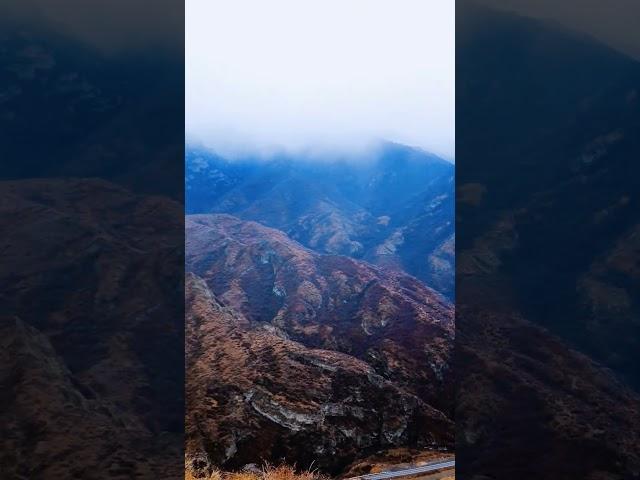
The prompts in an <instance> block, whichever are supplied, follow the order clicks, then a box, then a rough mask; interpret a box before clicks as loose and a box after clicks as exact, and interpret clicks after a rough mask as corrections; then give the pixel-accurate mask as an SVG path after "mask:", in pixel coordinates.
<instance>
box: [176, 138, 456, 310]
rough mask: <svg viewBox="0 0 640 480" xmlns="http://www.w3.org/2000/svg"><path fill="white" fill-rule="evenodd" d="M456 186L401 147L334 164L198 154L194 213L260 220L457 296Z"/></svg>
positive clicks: (447, 170) (189, 204)
mask: <svg viewBox="0 0 640 480" xmlns="http://www.w3.org/2000/svg"><path fill="white" fill-rule="evenodd" d="M453 177H454V169H453V165H452V164H450V163H449V162H446V161H444V160H442V159H439V158H438V157H434V156H432V155H429V154H426V153H424V152H422V151H420V150H416V149H412V148H409V147H404V146H401V145H394V144H384V145H382V146H380V147H379V148H378V150H376V151H373V152H372V153H371V154H369V155H368V156H367V158H361V159H353V158H351V159H349V158H345V159H341V158H339V157H338V158H333V159H329V160H325V161H320V160H313V159H312V158H307V157H304V156H302V157H300V158H298V157H296V158H292V157H288V156H280V157H276V158H273V159H270V160H260V159H256V158H241V159H237V160H234V161H228V160H225V159H223V158H221V157H219V156H216V155H214V154H212V153H210V152H206V151H203V150H197V149H190V150H188V151H187V155H186V186H185V188H186V210H187V213H190V214H193V213H214V212H215V213H229V214H233V215H235V216H238V217H239V218H242V219H246V220H254V221H258V222H260V223H262V224H264V225H267V226H271V227H274V228H278V229H279V230H282V231H284V232H285V233H287V234H288V235H289V236H290V237H291V238H293V239H295V240H297V241H299V242H301V243H302V244H303V245H305V246H307V247H310V248H313V249H314V250H317V251H319V252H323V253H334V254H342V255H348V256H352V257H354V258H362V259H366V260H368V261H370V262H375V263H380V264H383V265H386V266H389V267H394V268H397V269H401V270H404V271H407V272H409V273H411V274H413V275H416V276H418V277H419V278H420V279H422V280H423V281H425V282H426V283H427V284H428V285H430V286H434V287H435V288H437V289H438V290H439V291H441V292H442V293H444V294H445V295H447V296H450V297H451V296H452V295H453V283H454V282H453V268H454V265H453V261H452V258H450V257H448V256H446V255H445V256H443V255H442V254H441V253H442V251H443V250H446V249H447V248H448V247H447V245H451V244H452V243H453V235H454V232H453V208H454V207H453V188H454V187H453V182H454V179H453ZM418 230H419V234H417V235H416V234H414V233H413V232H417V231H418ZM405 237H407V238H408V237H411V239H412V240H414V241H411V242H409V241H408V239H407V240H406V241H405Z"/></svg>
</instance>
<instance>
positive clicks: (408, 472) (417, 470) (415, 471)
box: [347, 460, 456, 480]
mask: <svg viewBox="0 0 640 480" xmlns="http://www.w3.org/2000/svg"><path fill="white" fill-rule="evenodd" d="M455 466H456V461H455V460H443V461H439V462H433V463H428V464H426V465H421V466H419V467H411V468H405V469H403V470H393V471H390V472H380V473H370V474H368V475H360V476H359V477H352V478H350V479H347V480H386V479H389V478H401V477H409V476H413V475H419V474H421V473H429V472H434V471H436V470H443V469H447V468H453V467H455Z"/></svg>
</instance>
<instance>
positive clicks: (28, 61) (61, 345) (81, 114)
mask: <svg viewBox="0 0 640 480" xmlns="http://www.w3.org/2000/svg"><path fill="white" fill-rule="evenodd" d="M0 13H1V15H0V158H1V159H2V169H1V170H0V175H1V177H2V179H1V181H0V224H1V225H2V231H3V235H2V239H1V240H0V258H1V264H0V265H1V267H0V285H2V288H1V289H0V312H1V316H0V331H1V332H0V342H2V347H1V349H0V351H1V353H0V356H1V357H2V358H1V360H0V405H1V408H0V425H1V426H0V438H1V439H2V440H0V442H1V444H2V446H1V448H0V477H2V478H7V479H14V478H15V479H49V478H51V479H60V478H82V479H94V478H96V479H98V478H110V479H118V478H122V479H125V478H126V479H130V478H149V479H158V478H167V479H170V478H183V476H184V452H183V448H184V447H183V442H184V288H183V283H184V217H183V212H184V208H183V197H184V181H183V169H184V166H183V165H184V44H183V42H184V2H175V1H173V0H162V1H160V2H156V3H155V4H150V3H148V2H142V1H137V0H134V1H130V2H124V1H120V0H116V1H112V2H108V1H90V2H79V1H76V0H64V1H62V2H57V3H56V4H55V5H50V4H48V3H47V2H41V1H39V0H33V1H31V0H28V1H24V2H14V3H13V4H9V3H5V4H3V6H2V7H1V8H0Z"/></svg>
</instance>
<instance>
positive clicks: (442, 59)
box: [185, 0, 455, 158]
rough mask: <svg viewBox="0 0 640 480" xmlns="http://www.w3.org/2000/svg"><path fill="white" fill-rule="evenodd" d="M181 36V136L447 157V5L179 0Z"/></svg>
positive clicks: (450, 7)
mask: <svg viewBox="0 0 640 480" xmlns="http://www.w3.org/2000/svg"><path fill="white" fill-rule="evenodd" d="M185 39H186V135H187V138H188V139H189V140H190V141H194V142H200V143H202V144H205V145H206V146H208V147H211V148H214V149H216V150H219V151H238V150H251V149H254V150H260V151H263V152H264V151H272V150H278V149H282V148H284V149H286V150H289V151H296V150H303V149H309V148H313V149H315V150H322V149H329V150H330V149H337V150H358V149H363V148H366V147H367V146H368V145H370V144H371V143H372V142H374V141H376V140H379V139H385V140H390V141H395V142H400V143H405V144H410V145H415V146H418V147H421V148H423V149H425V150H429V151H432V152H435V153H438V154H441V155H444V156H447V157H449V158H451V157H453V156H454V135H455V133H454V130H455V125H454V124H455V51H454V50H455V40H454V39H455V6H454V2H451V1H449V0H398V1H394V2H389V1H384V0H350V1H343V0H324V1H322V2H300V1H299V0H273V1H269V2H263V1H260V0H234V1H233V2H212V1H209V0H189V1H187V2H186V32H185Z"/></svg>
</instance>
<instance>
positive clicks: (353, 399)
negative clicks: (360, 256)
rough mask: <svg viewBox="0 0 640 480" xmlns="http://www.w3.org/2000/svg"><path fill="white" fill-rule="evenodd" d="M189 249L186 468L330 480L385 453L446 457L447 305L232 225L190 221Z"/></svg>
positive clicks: (404, 281)
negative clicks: (304, 469)
mask: <svg viewBox="0 0 640 480" xmlns="http://www.w3.org/2000/svg"><path fill="white" fill-rule="evenodd" d="M186 237H187V255H186V265H187V270H188V271H190V272H193V273H194V274H196V275H197V276H198V277H200V279H199V280H192V282H191V286H190V287H189V289H188V296H187V306H188V310H189V312H188V320H187V321H188V331H187V338H188V346H189V349H188V374H189V375H190V380H189V381H190V382H191V383H190V387H189V390H188V401H189V407H188V411H189V415H190V418H191V422H192V423H191V424H190V425H189V431H190V441H191V443H190V445H191V447H190V448H191V451H190V453H191V454H192V455H199V454H200V453H202V452H206V454H208V455H209V457H210V460H211V461H213V462H214V463H222V464H223V465H229V466H236V465H241V464H242V463H246V462H255V461H259V460H260V459H271V460H276V459H278V458H279V457H286V458H287V460H288V461H292V462H298V463H310V462H311V461H313V460H315V461H316V465H318V462H320V465H321V466H322V467H323V468H326V469H329V470H333V471H337V470H336V469H339V468H340V467H341V466H343V465H345V464H346V463H348V462H350V461H353V460H354V459H355V458H357V457H358V456H361V455H365V454H367V453H371V452H372V451H375V450H376V449H380V448H389V447H391V446H398V445H414V446H421V447H423V448H426V447H447V446H448V447H451V446H452V441H453V437H452V435H451V434H452V423H451V420H447V418H449V419H450V418H451V415H450V412H451V410H452V394H451V392H452V388H451V373H450V370H449V368H448V365H449V358H450V355H451V348H452V342H453V309H452V307H451V305H450V304H448V303H447V301H446V300H443V299H442V298H441V297H440V296H439V295H437V294H436V293H435V292H433V291H432V290H430V289H428V288H426V287H425V286H423V285H422V284H421V283H420V282H419V281H417V280H415V279H414V278H412V277H409V276H407V275H402V274H398V273H391V272H385V271H383V270H381V269H378V268H376V267H372V266H370V265H367V264H364V263H362V262H357V261H354V260H352V259H349V258H346V257H339V256H329V255H319V254H315V253H313V252H310V251H309V250H306V249H304V248H303V247H301V246H300V245H299V244H297V243H296V242H293V241H292V240H290V239H288V238H287V237H286V236H285V235H284V234H283V233H281V232H279V231H277V230H273V229H269V228H266V227H263V226H261V225H259V224H257V223H253V222H243V221H240V220H238V219H236V218H234V217H230V216H227V215H207V216H199V215H198V216H190V217H187V221H186ZM194 278H195V277H194ZM191 365H193V367H191ZM232 392H235V393H234V394H233V395H232ZM256 402H257V403H256ZM434 408H436V409H438V410H442V411H443V412H445V413H444V414H442V413H440V412H439V411H437V410H434ZM225 425H226V426H225Z"/></svg>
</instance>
